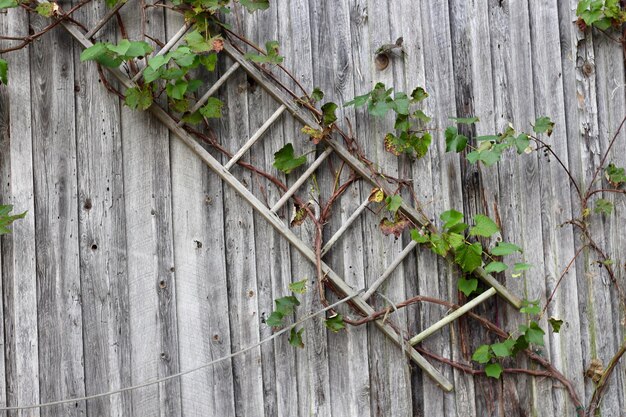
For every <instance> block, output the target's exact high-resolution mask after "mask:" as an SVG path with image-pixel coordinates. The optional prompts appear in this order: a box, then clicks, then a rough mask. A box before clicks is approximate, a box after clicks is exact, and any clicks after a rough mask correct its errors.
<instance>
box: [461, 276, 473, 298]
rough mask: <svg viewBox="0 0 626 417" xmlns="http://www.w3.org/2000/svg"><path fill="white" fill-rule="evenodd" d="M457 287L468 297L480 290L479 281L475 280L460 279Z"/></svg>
mask: <svg viewBox="0 0 626 417" xmlns="http://www.w3.org/2000/svg"><path fill="white" fill-rule="evenodd" d="M457 287H458V288H459V291H461V292H462V293H463V294H465V296H466V297H469V296H470V294H472V293H473V292H474V291H476V289H477V288H478V280H477V279H475V278H471V279H465V278H459V281H458V283H457Z"/></svg>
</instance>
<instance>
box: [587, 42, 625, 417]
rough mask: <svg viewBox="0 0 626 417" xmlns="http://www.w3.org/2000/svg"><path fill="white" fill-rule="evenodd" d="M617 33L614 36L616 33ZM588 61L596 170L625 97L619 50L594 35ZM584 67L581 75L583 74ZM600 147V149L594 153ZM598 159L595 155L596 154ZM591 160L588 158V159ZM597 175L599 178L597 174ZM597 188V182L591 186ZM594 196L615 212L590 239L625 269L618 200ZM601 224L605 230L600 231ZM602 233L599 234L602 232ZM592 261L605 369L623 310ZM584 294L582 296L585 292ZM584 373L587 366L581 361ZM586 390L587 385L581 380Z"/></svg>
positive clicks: (618, 396) (607, 408)
mask: <svg viewBox="0 0 626 417" xmlns="http://www.w3.org/2000/svg"><path fill="white" fill-rule="evenodd" d="M617 33H618V34H619V32H617ZM593 49H594V51H593V52H592V53H593V56H594V58H595V61H594V62H592V65H593V66H594V68H593V69H592V70H593V73H592V74H590V75H589V78H590V79H593V78H595V87H596V103H597V111H598V127H597V129H598V142H597V143H598V144H599V147H594V148H593V150H594V151H595V152H593V157H594V159H595V161H594V162H596V163H595V164H593V166H594V168H595V167H597V166H598V165H599V161H598V160H597V159H598V157H599V156H601V155H604V153H605V152H606V150H607V147H608V144H609V141H610V140H611V138H613V136H614V134H615V132H616V131H617V128H618V126H619V124H620V122H621V120H622V119H623V118H624V117H625V116H626V93H625V92H624V84H623V83H624V79H625V77H624V52H623V49H622V47H621V45H619V44H617V43H616V42H614V41H613V40H611V39H609V38H608V37H607V36H606V35H604V34H602V33H599V32H598V31H595V32H594V34H593ZM588 69H589V68H588V67H584V70H588ZM624 138H626V132H624V131H622V132H621V133H620V135H619V136H618V138H617V141H616V142H615V145H614V146H613V148H612V149H611V151H610V153H609V156H608V158H607V161H606V163H607V164H608V163H614V164H615V165H617V166H619V167H624V166H625V165H626V144H625V140H624ZM598 148H599V149H598ZM598 154H599V155H598ZM590 159H591V158H590ZM600 175H602V174H600ZM601 184H606V181H603V182H602V183H600V182H598V183H597V184H595V187H599V186H600V185H601ZM598 197H601V198H604V199H606V200H609V201H611V202H612V203H613V204H614V212H613V214H611V215H610V216H602V217H603V218H602V219H601V220H602V221H600V219H598V218H599V217H601V216H597V215H596V216H594V217H596V219H595V220H596V222H595V223H594V224H592V225H591V226H590V227H591V228H592V229H591V230H593V231H594V232H593V234H594V239H596V242H598V243H599V244H600V245H601V246H602V247H604V248H605V249H604V250H605V252H607V253H608V256H609V257H610V258H611V259H614V260H616V263H615V265H620V264H621V265H622V266H623V265H624V262H623V261H622V260H623V259H626V239H625V238H624V236H623V233H621V232H620V231H619V230H621V229H623V227H622V226H620V222H623V220H622V219H623V218H624V213H625V212H624V208H625V207H626V203H625V200H624V198H623V196H620V195H618V194H612V193H603V194H599V195H598ZM602 223H604V228H602ZM602 231H603V232H604V233H602ZM596 259H597V256H596V255H595V254H593V253H592V254H591V256H590V259H589V271H590V272H591V273H590V274H585V278H586V279H587V281H588V282H589V283H590V284H592V285H593V291H590V292H588V294H589V296H588V297H589V298H590V303H589V305H590V307H592V308H591V309H590V310H591V311H589V321H590V322H591V321H592V320H593V322H592V323H590V324H591V325H590V333H591V330H593V333H591V336H594V337H593V338H591V337H590V340H589V344H590V352H591V354H592V355H591V356H587V357H586V358H585V359H587V360H589V359H591V358H592V357H597V358H598V359H600V360H601V361H602V363H603V364H606V363H607V362H608V361H609V360H610V358H611V357H612V356H613V355H614V354H615V352H616V351H617V350H618V349H619V346H620V345H621V344H623V343H624V337H623V336H624V322H623V319H621V317H623V314H624V312H623V310H622V308H621V307H620V301H619V299H618V297H617V293H618V291H617V289H616V288H615V286H614V285H612V284H609V282H610V281H609V277H608V274H607V273H606V271H604V270H603V269H599V268H596V265H595V264H594V261H595V260H596ZM613 269H614V270H615V271H616V273H617V279H618V282H619V285H620V287H621V288H624V285H625V284H624V283H625V277H626V275H625V274H624V268H623V267H622V268H620V267H618V266H614V268H613ZM586 293H587V292H586ZM583 364H584V366H585V369H586V367H587V366H588V363H586V362H583ZM624 369H626V367H625V366H624V364H623V363H622V362H620V365H619V367H618V368H617V369H615V371H614V373H613V375H612V377H611V379H610V380H609V386H608V387H607V392H606V393H605V395H604V399H603V400H602V404H601V409H600V410H601V413H602V415H603V416H617V415H619V414H620V413H622V414H623V410H624V409H625V407H626V405H625V403H626V399H625V392H626V387H625V386H624V380H625V378H624ZM585 382H586V384H585V385H586V386H587V387H588V386H589V380H587V381H585ZM618 410H619V411H618Z"/></svg>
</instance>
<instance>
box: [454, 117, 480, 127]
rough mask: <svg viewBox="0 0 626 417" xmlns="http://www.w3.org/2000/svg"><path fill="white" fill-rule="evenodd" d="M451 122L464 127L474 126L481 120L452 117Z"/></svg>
mask: <svg viewBox="0 0 626 417" xmlns="http://www.w3.org/2000/svg"><path fill="white" fill-rule="evenodd" d="M450 120H454V121H455V122H457V123H458V124H464V125H473V124H474V123H476V122H479V121H480V119H479V118H478V117H475V116H474V117H450Z"/></svg>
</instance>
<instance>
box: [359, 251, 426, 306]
mask: <svg viewBox="0 0 626 417" xmlns="http://www.w3.org/2000/svg"><path fill="white" fill-rule="evenodd" d="M415 246H417V242H416V241H414V240H411V242H409V244H408V245H406V247H405V248H404V249H403V250H402V252H400V255H398V256H397V257H396V259H394V260H393V262H392V263H391V265H389V266H388V267H387V269H385V272H383V274H382V275H381V276H380V277H378V279H377V280H376V281H374V283H373V284H372V286H371V287H370V288H369V289H368V290H367V291H366V292H365V294H363V299H364V300H366V301H367V300H368V299H369V298H370V297H371V296H372V294H374V292H376V290H377V289H378V287H380V286H381V285H382V283H383V282H385V280H386V279H387V278H389V276H390V275H391V273H392V272H393V271H394V270H395V269H396V268H397V267H398V265H400V263H401V262H402V261H403V260H404V258H406V256H407V255H408V254H409V253H410V252H411V251H412V250H413V249H414V248H415Z"/></svg>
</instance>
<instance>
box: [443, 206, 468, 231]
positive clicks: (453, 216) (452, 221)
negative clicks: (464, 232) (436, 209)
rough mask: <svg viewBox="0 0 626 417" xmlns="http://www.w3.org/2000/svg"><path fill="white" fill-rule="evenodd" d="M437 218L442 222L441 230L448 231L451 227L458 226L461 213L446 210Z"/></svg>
mask: <svg viewBox="0 0 626 417" xmlns="http://www.w3.org/2000/svg"><path fill="white" fill-rule="evenodd" d="M439 218H440V219H441V220H442V221H443V222H444V224H443V228H444V229H450V228H451V227H452V226H454V225H456V224H459V223H460V222H461V220H463V213H461V212H459V211H456V210H448V211H444V212H443V213H441V214H440V215H439Z"/></svg>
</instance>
